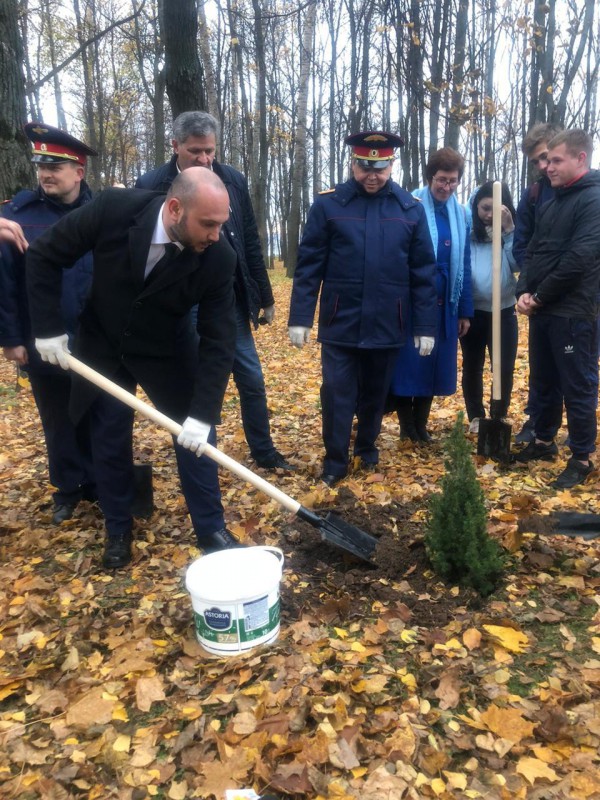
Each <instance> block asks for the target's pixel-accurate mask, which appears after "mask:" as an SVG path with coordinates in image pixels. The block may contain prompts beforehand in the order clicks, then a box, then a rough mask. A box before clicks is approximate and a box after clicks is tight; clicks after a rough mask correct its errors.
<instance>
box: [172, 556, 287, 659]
mask: <svg viewBox="0 0 600 800" xmlns="http://www.w3.org/2000/svg"><path fill="white" fill-rule="evenodd" d="M282 570H283V553H282V552H281V550H280V549H279V548H277V547H244V548H238V549H233V550H219V551H218V552H217V553H210V555H207V556H203V557H202V558H199V559H198V560H197V561H194V562H193V563H192V564H190V566H189V567H188V569H187V572H186V575H185V586H186V589H187V590H188V592H189V593H190V596H191V598H192V608H193V611H194V625H195V628H196V636H197V638H198V641H199V642H200V644H201V645H202V647H203V648H204V649H205V650H207V651H208V652H209V653H214V654H215V655H219V656H227V655H235V654H237V653H243V652H246V651H247V650H250V649H251V648H253V647H257V646H258V645H259V644H268V643H269V642H274V641H275V639H277V637H278V636H279V583H280V581H281V573H282Z"/></svg>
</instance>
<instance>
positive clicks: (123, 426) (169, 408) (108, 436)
mask: <svg viewBox="0 0 600 800" xmlns="http://www.w3.org/2000/svg"><path fill="white" fill-rule="evenodd" d="M114 380H115V382H116V383H118V384H119V385H120V386H122V387H123V388H125V389H126V390H127V391H130V392H135V387H136V382H135V379H134V378H133V377H132V376H131V375H130V374H129V373H128V372H127V371H126V370H124V369H123V370H121V371H120V372H119V373H118V375H117V376H116V377H115V378H114ZM144 388H145V390H146V392H147V394H148V396H149V398H150V400H152V390H151V387H144ZM188 405H189V403H188ZM157 407H158V408H159V410H160V411H162V412H163V413H164V414H166V415H167V416H168V417H170V418H171V419H174V420H176V421H178V422H183V418H184V416H182V412H181V407H182V404H181V398H178V397H174V398H173V401H172V402H171V403H164V402H163V403H162V404H161V405H160V406H157ZM86 416H87V417H88V418H89V425H90V434H91V440H92V455H93V459H94V470H95V475H96V483H97V487H98V499H99V502H100V508H101V509H102V513H103V514H104V518H105V522H106V533H107V535H108V536H109V537H116V536H122V535H126V534H129V533H130V532H131V529H132V525H133V519H132V516H131V504H132V501H133V496H134V481H133V458H132V446H133V445H132V436H133V417H134V413H133V410H132V409H130V408H129V407H128V406H126V405H124V404H123V403H122V402H121V401H119V400H117V399H116V398H114V397H112V396H111V395H109V394H106V393H104V392H102V393H101V394H100V395H99V396H98V397H97V398H96V399H95V400H94V402H93V403H92V405H91V406H90V408H89V410H88V412H87V414H86ZM209 442H210V443H211V444H215V443H216V434H215V430H214V428H212V429H211V433H210V436H209ZM173 444H174V446H175V455H176V458H177V469H178V471H179V479H180V481H181V488H182V491H183V495H184V497H185V500H186V503H187V506H188V511H189V513H190V517H191V520H192V524H193V526H194V531H195V532H196V537H197V539H198V542H199V543H201V542H202V539H203V537H205V536H207V535H209V534H211V533H214V532H215V531H217V530H220V529H221V528H224V527H225V520H224V516H223V505H222V503H221V490H220V487H219V476H218V469H217V464H216V463H215V462H214V461H212V460H210V459H209V458H207V457H206V456H201V457H200V458H198V457H197V456H196V455H195V454H194V453H192V452H191V451H190V450H187V449H186V448H184V447H180V446H179V445H178V444H177V442H176V438H175V437H173Z"/></svg>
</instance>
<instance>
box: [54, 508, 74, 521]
mask: <svg viewBox="0 0 600 800" xmlns="http://www.w3.org/2000/svg"><path fill="white" fill-rule="evenodd" d="M74 513H75V504H73V503H60V504H57V505H55V506H54V514H52V522H53V523H54V524H55V525H60V523H61V522H64V521H65V520H67V519H71V517H72V516H73V514H74Z"/></svg>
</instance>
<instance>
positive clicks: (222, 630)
mask: <svg viewBox="0 0 600 800" xmlns="http://www.w3.org/2000/svg"><path fill="white" fill-rule="evenodd" d="M194 623H195V626H196V634H197V635H198V638H199V639H200V641H201V642H202V640H203V639H204V640H206V641H207V642H216V643H219V644H237V643H240V644H242V643H250V642H254V643H256V644H259V642H258V641H257V640H259V639H262V638H263V637H265V636H268V635H269V634H270V633H272V632H273V630H274V629H275V628H276V627H277V626H278V625H279V598H277V600H276V602H274V603H273V604H272V605H269V595H265V596H264V597H259V598H258V599H256V600H252V601H248V602H245V603H240V604H239V606H238V607H236V606H235V605H232V606H229V605H227V606H225V605H223V606H215V605H211V606H210V608H205V609H204V610H203V611H201V612H198V611H197V610H196V609H194Z"/></svg>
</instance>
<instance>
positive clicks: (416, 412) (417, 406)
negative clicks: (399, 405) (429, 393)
mask: <svg viewBox="0 0 600 800" xmlns="http://www.w3.org/2000/svg"><path fill="white" fill-rule="evenodd" d="M432 401H433V397H413V417H414V420H415V429H416V431H417V436H418V437H419V441H420V442H422V443H423V444H430V443H431V436H430V435H429V433H428V432H427V420H428V419H429V412H430V411H431V403H432Z"/></svg>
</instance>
